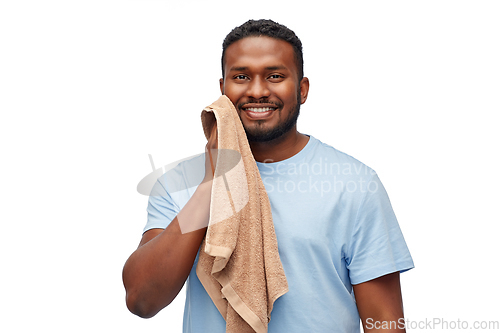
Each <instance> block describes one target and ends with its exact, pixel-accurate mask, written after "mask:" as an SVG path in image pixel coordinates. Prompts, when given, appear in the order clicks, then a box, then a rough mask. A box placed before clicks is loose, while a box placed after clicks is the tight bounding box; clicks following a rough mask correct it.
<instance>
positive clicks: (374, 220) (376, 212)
mask: <svg viewBox="0 0 500 333" xmlns="http://www.w3.org/2000/svg"><path fill="white" fill-rule="evenodd" d="M363 195H364V196H363V199H362V200H361V202H360V205H359V209H358V212H357V216H356V220H355V224H354V227H353V229H352V237H351V241H350V244H349V246H348V251H349V253H348V256H347V258H346V262H347V268H348V269H349V277H350V279H351V283H352V284H358V283H362V282H366V281H369V280H372V279H375V278H377V277H380V276H383V275H386V274H389V273H393V272H397V271H400V272H404V271H407V270H409V269H411V268H413V267H414V265H413V260H412V258H411V255H410V251H409V250H408V247H407V245H406V242H405V240H404V237H403V234H402V232H401V229H400V227H399V224H398V221H397V219H396V216H395V214H394V211H393V209H392V206H391V203H390V201H389V197H388V195H387V192H386V191H385V188H384V186H383V185H382V183H381V182H380V179H379V178H378V176H377V175H376V174H375V175H373V176H372V178H371V180H370V181H369V182H368V184H367V188H366V191H365V193H364V194H363Z"/></svg>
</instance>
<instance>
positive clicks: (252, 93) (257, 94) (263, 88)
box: [247, 78, 270, 99]
mask: <svg viewBox="0 0 500 333" xmlns="http://www.w3.org/2000/svg"><path fill="white" fill-rule="evenodd" d="M267 83H268V82H267V81H266V80H265V79H260V78H254V79H253V80H251V81H250V83H249V86H248V89H247V96H248V97H253V98H255V99H260V98H264V97H269V95H270V91H269V87H268V86H267Z"/></svg>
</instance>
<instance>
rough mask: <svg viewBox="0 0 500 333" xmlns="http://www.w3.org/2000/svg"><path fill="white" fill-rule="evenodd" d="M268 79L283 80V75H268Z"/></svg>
mask: <svg viewBox="0 0 500 333" xmlns="http://www.w3.org/2000/svg"><path fill="white" fill-rule="evenodd" d="M269 78H270V79H272V80H280V79H283V75H280V74H272V75H269Z"/></svg>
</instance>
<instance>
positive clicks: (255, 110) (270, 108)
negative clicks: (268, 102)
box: [243, 107, 277, 112]
mask: <svg viewBox="0 0 500 333" xmlns="http://www.w3.org/2000/svg"><path fill="white" fill-rule="evenodd" d="M276 109H277V108H276V107H266V108H243V110H245V111H251V112H267V111H274V110H276Z"/></svg>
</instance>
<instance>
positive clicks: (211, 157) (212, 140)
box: [203, 124, 218, 182]
mask: <svg viewBox="0 0 500 333" xmlns="http://www.w3.org/2000/svg"><path fill="white" fill-rule="evenodd" d="M217 140H218V135H217V124H215V125H214V127H213V128H212V132H211V133H210V137H209V138H208V142H207V145H206V146H205V179H204V180H203V181H204V182H205V181H210V180H212V179H213V177H214V173H215V166H216V165H217V147H218V144H217Z"/></svg>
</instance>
